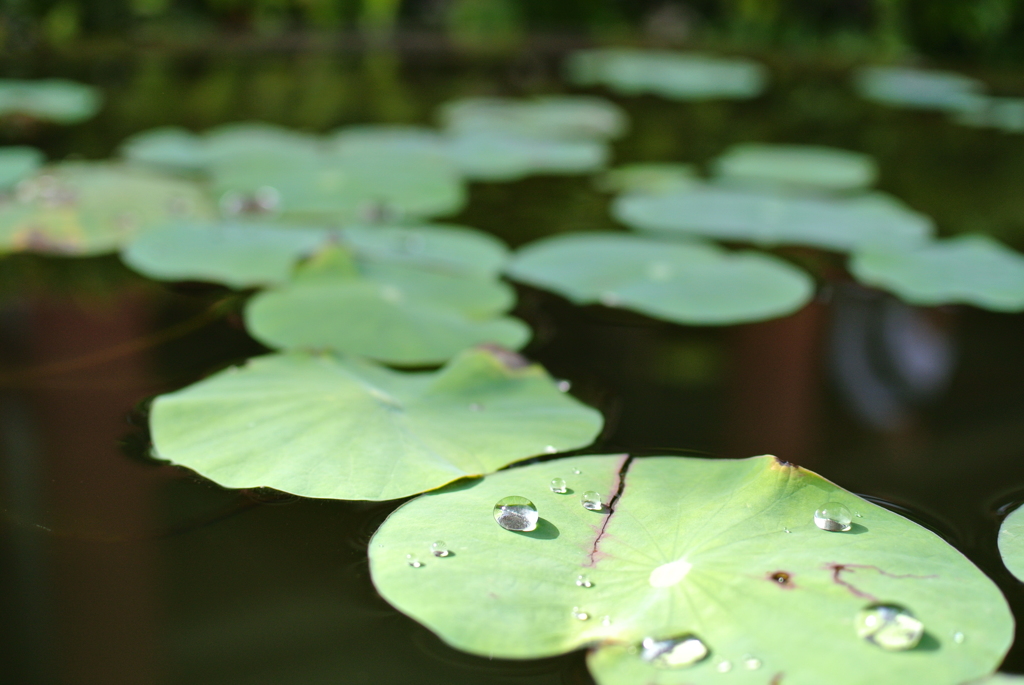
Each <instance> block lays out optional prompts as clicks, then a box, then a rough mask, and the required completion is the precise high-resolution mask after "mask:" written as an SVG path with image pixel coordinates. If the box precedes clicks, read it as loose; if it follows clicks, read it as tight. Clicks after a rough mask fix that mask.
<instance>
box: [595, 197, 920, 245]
mask: <svg viewBox="0 0 1024 685" xmlns="http://www.w3.org/2000/svg"><path fill="white" fill-rule="evenodd" d="M612 214H613V215H614V216H615V218H616V219H618V220H619V221H621V222H622V223H624V224H626V225H628V226H631V227H632V228H636V229H639V230H643V231H651V232H655V233H658V234H662V235H670V234H671V235H683V236H702V237H706V238H715V239H718V240H731V241H743V242H751V243H755V244H759V245H810V246H813V247H821V248H824V249H827V250H835V251H838V252H848V251H852V250H855V249H858V248H865V247H874V246H891V245H897V246H905V245H917V244H920V243H922V242H923V241H924V240H925V239H927V238H928V237H930V236H931V234H932V232H933V230H934V229H933V225H932V221H931V219H929V218H928V217H926V216H924V215H923V214H919V213H917V212H915V211H913V210H911V209H910V208H908V207H907V206H905V205H903V204H902V203H901V202H899V201H898V200H896V199H894V198H891V197H889V196H886V195H882V194H880V193H872V194H870V195H863V196H858V197H854V198H840V197H835V198H831V197H808V196H801V195H785V194H781V193H771V192H763V191H755V190H745V189H737V188H720V187H715V186H710V185H705V186H694V187H692V188H690V189H687V190H680V191H678V192H674V193H664V194H661V195H649V194H633V195H623V196H622V197H619V198H617V199H616V200H615V202H614V204H613V205H612Z"/></svg>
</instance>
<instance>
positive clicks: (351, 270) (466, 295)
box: [245, 249, 530, 365]
mask: <svg viewBox="0 0 1024 685" xmlns="http://www.w3.org/2000/svg"><path fill="white" fill-rule="evenodd" d="M514 302H515V294H514V292H513V291H512V289H511V288H510V287H509V286H508V285H506V284H504V283H502V282H500V281H497V280H494V279H488V278H479V277H468V276H462V275H457V274H451V273H445V272H441V271H431V270H427V269H423V268H418V267H411V266H408V265H403V264H395V263H391V264H388V263H384V262H363V263H359V264H357V263H356V261H355V260H354V258H353V257H352V256H351V255H350V254H349V253H347V252H345V251H343V250H337V249H335V250H326V251H324V252H322V253H321V254H320V255H318V256H317V257H316V258H314V259H313V260H312V261H310V262H309V263H308V264H306V265H304V266H303V267H301V268H300V270H299V271H298V273H297V275H296V276H295V278H294V280H293V281H292V282H291V283H289V284H288V285H286V286H283V287H281V288H277V289H274V290H269V291H266V292H263V293H260V294H259V295H257V296H256V297H254V298H253V299H251V300H250V301H249V303H248V305H247V306H246V310H245V321H246V326H247V327H248V329H249V332H250V333H251V334H252V335H253V336H254V337H255V338H256V339H258V340H260V341H261V342H263V343H265V344H267V345H269V346H271V347H276V348H303V349H314V350H318V349H330V350H335V351H338V352H346V353H353V354H361V355H364V356H367V357H370V358H372V359H377V360H380V361H383V362H386V363H390V364H398V365H423V364H435V363H440V362H444V361H446V360H448V359H451V358H452V357H453V356H455V355H456V354H457V353H459V352H460V351H462V350H464V349H465V348H467V347H470V346H473V345H478V344H482V343H496V344H498V345H501V346H502V347H507V348H513V349H514V348H518V347H521V346H522V345H523V344H525V343H526V341H527V340H528V339H529V337H530V331H529V328H527V326H526V325H525V324H523V323H522V322H521V321H519V320H518V319H513V318H509V317H501V316H500V314H501V313H502V312H504V311H507V310H508V309H509V308H510V307H511V306H512V304H513V303H514Z"/></svg>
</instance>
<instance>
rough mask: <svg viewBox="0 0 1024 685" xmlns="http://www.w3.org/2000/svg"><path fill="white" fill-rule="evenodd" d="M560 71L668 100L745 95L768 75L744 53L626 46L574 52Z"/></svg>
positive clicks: (579, 81)
mask: <svg viewBox="0 0 1024 685" xmlns="http://www.w3.org/2000/svg"><path fill="white" fill-rule="evenodd" d="M565 71H566V76H567V77H568V79H569V80H570V81H571V82H573V83H575V84H576V85H578V86H596V85H604V86H607V87H609V88H611V89H612V90H614V91H615V92H617V93H620V94H622V95H641V94H645V93H650V94H653V95H660V96H662V97H665V98H669V99H672V100H709V99H748V98H753V97H757V96H758V95H760V94H761V92H762V91H764V88H765V85H766V84H767V81H768V76H767V70H766V69H765V68H764V67H763V66H762V65H760V64H758V63H757V62H753V61H751V60H747V59H738V58H731V59H730V58H721V57H712V56H710V55H701V54H694V53H679V52H670V51H665V50H635V49H628V48H608V49H595V50H581V51H579V52H575V53H573V54H572V55H570V56H569V59H568V61H567V62H566V69H565Z"/></svg>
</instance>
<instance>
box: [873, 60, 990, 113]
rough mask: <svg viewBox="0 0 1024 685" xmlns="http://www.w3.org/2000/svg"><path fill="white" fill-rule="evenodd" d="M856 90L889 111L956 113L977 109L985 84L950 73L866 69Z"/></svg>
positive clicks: (903, 68) (899, 68)
mask: <svg viewBox="0 0 1024 685" xmlns="http://www.w3.org/2000/svg"><path fill="white" fill-rule="evenodd" d="M854 87H855V88H856V89H857V92H858V93H860V95H861V96H862V97H864V98H866V99H868V100H871V101H873V102H877V103H880V104H883V105H889V106H890V107H906V108H911V109H934V110H940V111H951V112H957V111H962V110H964V109H970V108H972V107H975V106H976V103H977V99H978V98H980V97H982V96H983V95H984V90H985V84H983V83H982V82H981V81H978V80H977V79H973V78H970V77H969V76H964V75H962V74H956V73H953V72H948V71H932V70H926V69H915V68H912V67H864V68H861V69H859V70H857V71H856V72H855V73H854Z"/></svg>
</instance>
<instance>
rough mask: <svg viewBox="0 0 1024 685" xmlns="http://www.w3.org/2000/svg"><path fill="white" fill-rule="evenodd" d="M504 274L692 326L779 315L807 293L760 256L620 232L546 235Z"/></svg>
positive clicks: (577, 298) (793, 274)
mask: <svg viewBox="0 0 1024 685" xmlns="http://www.w3.org/2000/svg"><path fill="white" fill-rule="evenodd" d="M507 271H508V273H509V275H510V276H511V277H512V278H514V279H516V280H518V281H522V282H524V283H529V284H530V285H535V286H537V287H540V288H547V289H549V290H553V291H554V292H556V293H558V294H560V295H563V296H565V297H567V298H568V299H570V300H572V301H573V302H577V303H580V304H586V303H594V302H600V303H602V304H605V305H608V306H614V307H624V308H626V309H632V310H635V311H638V312H642V313H644V314H647V315H649V316H653V317H656V318H659V319H665V320H667V321H673V322H676V323H682V324H691V325H720V324H733V323H741V322H746V321H758V320H762V319H770V318H773V317H777V316H784V315H786V314H790V313H792V312H794V311H796V310H798V309H800V308H801V307H802V306H804V305H805V304H806V303H807V302H808V301H809V300H810V298H811V296H812V295H813V294H814V283H813V281H812V280H811V279H810V277H809V276H808V275H807V274H805V273H804V272H803V271H800V270H799V269H797V268H796V267H793V266H790V265H789V264H788V263H786V262H784V261H782V260H780V259H777V258H775V257H772V256H769V255H766V254H761V253H756V252H726V251H725V250H723V249H721V248H719V247H717V246H715V245H711V244H708V243H683V242H667V243H666V242H662V241H657V240H651V239H648V238H644V237H640V236H633V235H629V234H622V233H572V234H567V235H561V236H555V237H553V238H546V239H543V240H540V241H537V242H535V243H532V244H530V245H527V246H526V247H524V248H522V249H520V250H519V251H518V252H517V253H516V255H515V258H514V259H513V261H512V263H511V264H510V265H509V267H508V270H507Z"/></svg>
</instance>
